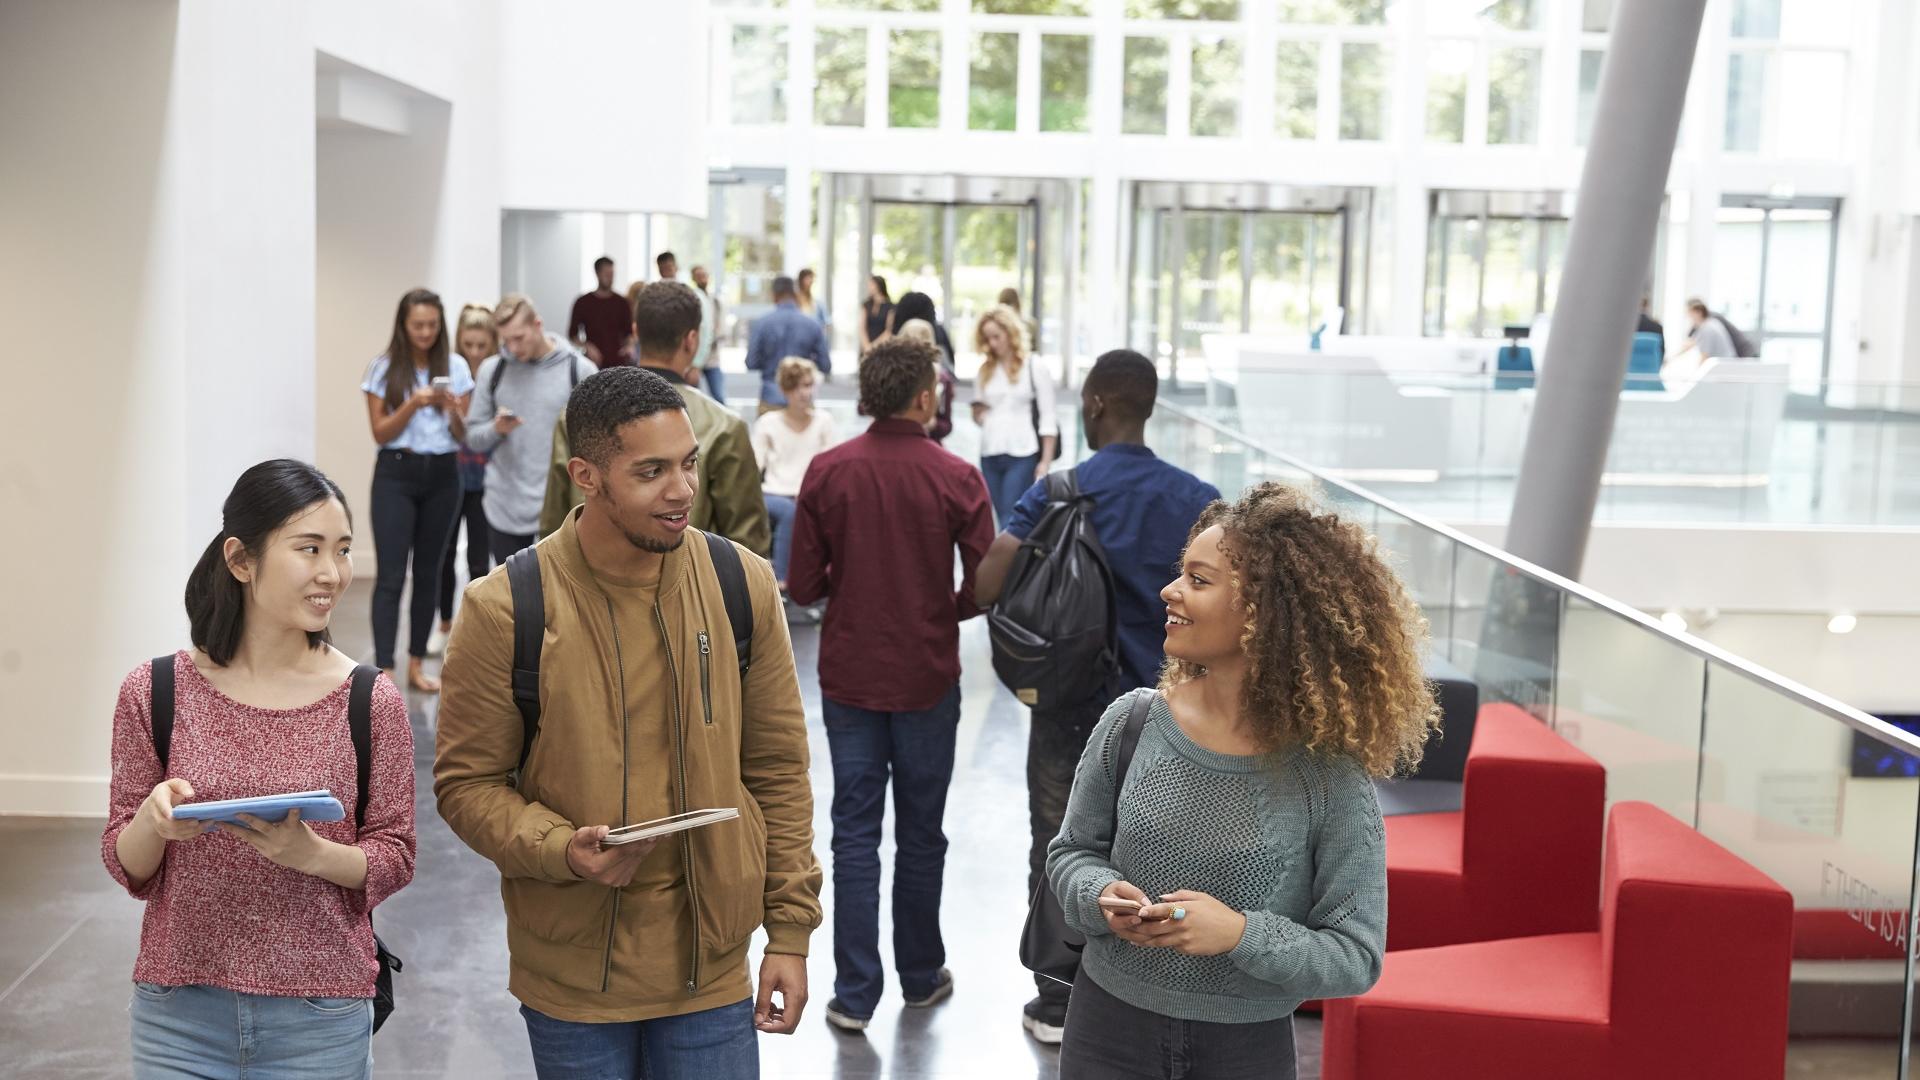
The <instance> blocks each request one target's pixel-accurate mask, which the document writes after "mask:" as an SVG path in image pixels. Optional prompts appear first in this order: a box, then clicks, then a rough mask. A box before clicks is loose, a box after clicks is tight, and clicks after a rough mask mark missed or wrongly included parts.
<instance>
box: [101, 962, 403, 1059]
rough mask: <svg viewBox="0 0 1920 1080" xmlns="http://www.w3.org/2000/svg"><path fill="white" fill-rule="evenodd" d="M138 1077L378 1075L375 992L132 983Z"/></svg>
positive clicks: (130, 1014) (131, 1013) (128, 1010)
mask: <svg viewBox="0 0 1920 1080" xmlns="http://www.w3.org/2000/svg"><path fill="white" fill-rule="evenodd" d="M127 1012H128V1014H129V1016H130V1017H131V1018H132V1021H133V1076H134V1080H214V1078H218V1080H229V1078H231V1080H240V1078H241V1077H243V1076H244V1077H248V1078H249V1080H359V1078H365V1077H370V1076H372V1075H373V999H371V998H298V997H268V996H266V995H263V994H242V993H238V992H236V991H233V990H223V989H221V988H219V987H217V986H155V985H153V984H151V983H134V984H133V1001H132V1003H131V1004H130V1005H128V1006H127Z"/></svg>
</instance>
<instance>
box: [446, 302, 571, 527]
mask: <svg viewBox="0 0 1920 1080" xmlns="http://www.w3.org/2000/svg"><path fill="white" fill-rule="evenodd" d="M547 344H548V345H551V346H552V347H553V348H552V351H550V352H548V353H547V355H545V356H543V357H541V358H540V359H538V360H534V361H530V362H529V361H525V360H519V359H516V358H515V357H514V356H513V355H512V354H510V353H508V352H507V351H506V350H505V348H504V347H503V348H502V349H501V351H500V354H499V355H498V356H494V357H491V358H489V359H487V360H485V361H482V362H481V364H480V370H479V371H477V372H475V373H474V377H473V378H474V383H475V386H474V389H473V401H472V403H471V404H469V405H468V406H467V446H468V447H469V448H470V449H473V450H476V451H478V452H480V453H483V454H484V453H487V452H489V451H491V452H492V454H493V460H491V461H489V462H487V493H486V496H485V499H484V505H485V506H486V511H487V524H488V525H491V526H493V527H494V528H496V529H498V530H500V531H501V532H503V533H511V534H513V535H515V536H531V535H533V534H534V533H536V532H538V531H539V529H540V504H541V503H542V501H544V500H545V499H546V495H547V463H548V461H550V460H551V459H552V456H553V426H554V425H555V424H557V423H559V422H560V417H561V416H563V415H565V413H566V411H567V398H568V397H569V396H570V395H571V394H572V393H573V387H574V384H575V383H577V382H579V381H580V380H581V379H584V378H586V377H587V376H589V375H592V374H593V373H594V371H595V368H594V366H593V361H591V360H589V359H587V358H586V357H584V356H582V355H580V353H579V352H578V351H577V350H575V349H574V347H573V346H572V345H571V344H569V343H567V342H564V341H560V340H559V339H557V338H554V337H552V336H551V335H549V336H548V338H547ZM501 364H505V365H507V369H506V371H504V372H502V373H501V375H500V393H499V396H498V397H497V398H496V397H495V395H494V393H493V390H492V389H491V387H492V386H493V376H494V372H495V371H496V370H497V369H498V368H499V367H500V365H501ZM570 370H571V374H569V371H570ZM502 408H506V409H511V410H512V411H513V414H514V415H515V416H518V417H519V418H520V419H521V420H522V421H523V422H522V423H521V425H520V426H519V427H517V428H515V429H514V430H513V433H512V434H510V435H507V436H504V437H503V436H501V434H500V433H499V432H498V431H496V430H495V429H494V426H493V418H494V415H495V414H496V413H498V412H499V411H500V409H502Z"/></svg>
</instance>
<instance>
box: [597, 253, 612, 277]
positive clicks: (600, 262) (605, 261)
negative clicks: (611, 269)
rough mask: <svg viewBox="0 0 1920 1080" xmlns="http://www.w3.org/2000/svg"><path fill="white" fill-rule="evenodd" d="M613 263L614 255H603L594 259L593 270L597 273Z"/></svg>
mask: <svg viewBox="0 0 1920 1080" xmlns="http://www.w3.org/2000/svg"><path fill="white" fill-rule="evenodd" d="M612 265H613V256H611V255H602V256H600V257H599V258H597V259H595V260H593V272H594V273H596V274H597V273H599V272H600V268H601V267H603V266H612Z"/></svg>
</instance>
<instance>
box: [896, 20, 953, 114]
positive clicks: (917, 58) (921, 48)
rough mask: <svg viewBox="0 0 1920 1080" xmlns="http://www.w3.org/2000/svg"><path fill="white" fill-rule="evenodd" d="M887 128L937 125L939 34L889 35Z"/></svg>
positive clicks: (938, 112)
mask: <svg viewBox="0 0 1920 1080" xmlns="http://www.w3.org/2000/svg"><path fill="white" fill-rule="evenodd" d="M902 2H906V0H902ZM887 126H888V127H897V128H927V127H939V126H940V31H938V30H895V31H893V33H892V34H891V35H890V36H889V38H888V41H887Z"/></svg>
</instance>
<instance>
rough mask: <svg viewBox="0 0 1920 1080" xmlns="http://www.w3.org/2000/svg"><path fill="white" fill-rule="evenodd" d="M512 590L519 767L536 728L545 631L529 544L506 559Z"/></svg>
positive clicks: (542, 595)
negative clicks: (518, 717)
mask: <svg viewBox="0 0 1920 1080" xmlns="http://www.w3.org/2000/svg"><path fill="white" fill-rule="evenodd" d="M507 584H508V585H509V586H511V587H512V589H513V703H514V705H516V706H518V707H519V709H520V726H521V740H520V767H522V768H525V767H526V764H527V754H528V752H530V751H531V750H532V749H533V737H534V735H536V734H538V733H539V731H540V647H541V642H542V641H543V640H544V639H545V637H546V633H547V599H546V592H545V589H544V588H543V587H542V585H541V583H540V555H539V553H538V552H537V551H536V550H535V549H534V548H531V547H526V548H521V549H520V550H519V551H516V552H514V553H513V554H512V555H511V556H509V557H508V558H507Z"/></svg>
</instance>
